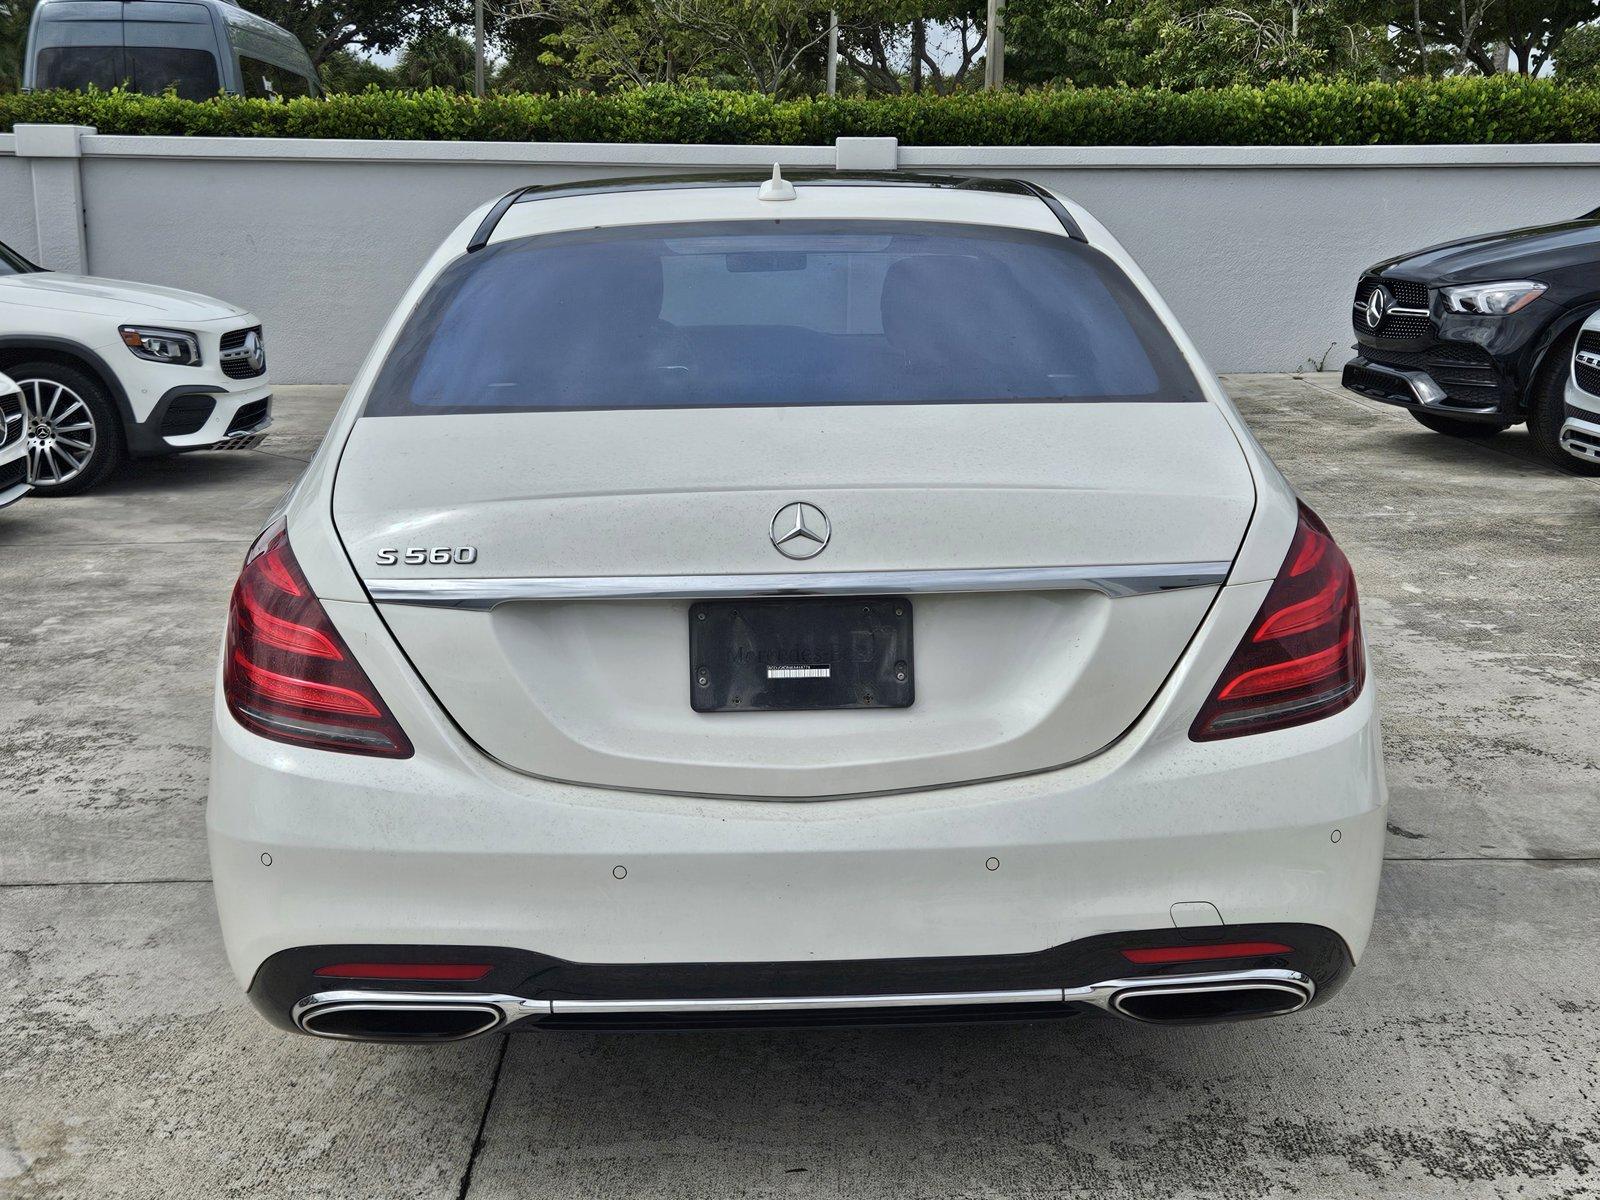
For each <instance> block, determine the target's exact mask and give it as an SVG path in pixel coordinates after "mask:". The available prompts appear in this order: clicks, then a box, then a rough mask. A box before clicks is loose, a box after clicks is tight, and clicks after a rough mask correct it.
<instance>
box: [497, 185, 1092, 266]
mask: <svg viewBox="0 0 1600 1200" xmlns="http://www.w3.org/2000/svg"><path fill="white" fill-rule="evenodd" d="M765 178H767V176H765V175H763V174H761V173H760V172H756V173H750V172H742V171H741V172H735V173H728V172H723V173H721V174H704V175H700V174H696V175H655V176H628V177H624V178H617V179H578V180H572V181H569V182H567V183H535V184H529V185H527V186H525V187H519V188H514V189H512V190H511V191H509V192H507V193H506V194H505V195H504V196H501V197H500V199H498V200H496V201H495V202H494V207H492V208H491V209H489V211H488V212H487V213H485V214H484V217H483V220H482V221H480V222H478V228H477V229H476V230H474V231H473V234H472V237H471V239H470V240H469V241H468V242H467V253H468V254H475V253H477V252H478V251H479V250H482V249H483V248H484V247H485V246H487V245H488V244H489V239H490V238H492V237H493V236H494V231H495V229H496V227H498V226H499V224H500V220H501V218H502V217H504V216H505V215H506V213H507V212H509V211H510V210H511V206H512V205H513V204H522V203H525V202H527V201H529V200H544V199H556V198H562V197H565V198H571V197H574V196H594V195H603V194H608V193H616V192H636V191H658V192H659V191H678V190H682V189H703V188H723V187H737V186H740V185H746V186H748V185H752V184H757V183H760V182H761V181H762V180H763V179H765ZM784 178H785V179H787V180H788V181H789V182H790V183H799V184H803V185H806V186H811V187H815V186H822V187H851V186H854V187H860V186H862V185H868V186H878V187H922V188H937V189H950V190H966V191H984V192H997V193H1004V194H1010V195H1018V196H1034V197H1037V198H1038V199H1039V200H1040V201H1041V202H1042V203H1043V204H1044V205H1045V207H1046V208H1048V209H1049V210H1050V212H1051V214H1052V215H1053V216H1054V217H1055V219H1056V220H1057V221H1059V222H1060V223H1061V228H1062V229H1063V230H1064V231H1065V232H1066V234H1067V236H1068V237H1070V238H1072V239H1073V240H1074V241H1079V242H1087V241H1088V240H1089V239H1088V238H1087V237H1085V236H1084V232H1083V229H1082V228H1081V227H1080V226H1079V225H1078V222H1077V221H1076V220H1074V219H1073V216H1072V214H1071V212H1069V211H1068V210H1067V206H1066V205H1065V204H1063V203H1061V201H1060V200H1059V199H1058V198H1057V197H1056V195H1055V194H1054V193H1053V192H1050V191H1048V190H1047V189H1045V188H1042V187H1040V186H1039V185H1038V184H1036V183H1034V182H1032V181H1031V180H1027V179H1009V178H1005V177H1003V176H984V175H938V174H928V173H923V172H918V171H817V170H811V171H803V170H802V171H792V172H790V173H789V174H788V175H786V176H784Z"/></svg>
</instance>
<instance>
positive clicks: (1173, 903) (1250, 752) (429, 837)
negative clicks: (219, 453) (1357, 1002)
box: [207, 599, 1385, 1022]
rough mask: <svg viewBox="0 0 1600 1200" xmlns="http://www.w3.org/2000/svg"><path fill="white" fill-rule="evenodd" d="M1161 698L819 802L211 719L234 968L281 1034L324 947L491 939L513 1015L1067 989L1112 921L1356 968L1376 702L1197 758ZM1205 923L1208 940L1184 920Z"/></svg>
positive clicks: (1366, 700) (446, 747)
mask: <svg viewBox="0 0 1600 1200" xmlns="http://www.w3.org/2000/svg"><path fill="white" fill-rule="evenodd" d="M1257 602H1258V599H1256V600H1254V601H1252V600H1245V601H1244V602H1243V603H1244V604H1245V606H1246V607H1250V608H1252V609H1253V607H1254V603H1257ZM337 607H339V608H340V609H343V608H344V607H345V606H343V605H340V606H337ZM369 611H370V610H369ZM1228 648H1231V646H1230V647H1225V648H1224V649H1223V650H1222V651H1221V652H1222V653H1223V654H1225V653H1226V651H1227V649H1228ZM372 661H373V663H374V667H375V670H374V674H377V675H380V676H381V675H383V674H384V673H385V670H384V668H383V667H382V666H379V665H378V664H379V662H380V660H379V659H377V658H374V659H373V660H372ZM1218 666H1219V664H1214V663H1204V664H1202V665H1201V666H1200V668H1199V669H1200V671H1201V672H1202V674H1203V675H1205V676H1208V677H1209V678H1214V677H1215V675H1214V672H1215V669H1216V668H1217V667H1218ZM1182 673H1183V672H1182V671H1180V674H1182ZM376 682H377V683H378V686H379V687H380V689H381V690H383V691H384V693H385V695H386V697H388V698H390V699H391V701H392V702H394V703H395V704H396V707H397V708H398V709H401V710H404V709H405V708H407V707H409V706H410V705H411V704H412V702H413V701H416V702H418V703H423V702H425V701H424V698H423V697H422V696H410V695H407V694H406V688H405V686H404V685H403V683H402V678H401V677H400V676H399V675H398V674H397V675H396V676H394V677H393V678H391V679H389V680H387V681H385V680H384V679H382V678H380V679H378V680H376ZM1189 682H1190V681H1188V680H1180V681H1179V682H1178V683H1177V684H1175V685H1174V686H1173V687H1172V688H1171V689H1169V692H1170V691H1175V692H1177V693H1179V694H1180V697H1181V694H1182V693H1183V692H1185V691H1186V689H1187V687H1188V686H1189ZM1196 686H1199V684H1198V683H1196ZM1172 699H1173V697H1172V696H1171V695H1170V694H1169V695H1167V696H1164V697H1163V699H1162V700H1160V701H1158V702H1157V704H1156V705H1155V706H1153V709H1152V711H1151V712H1150V713H1147V715H1146V717H1145V718H1144V719H1143V720H1142V721H1141V722H1140V724H1139V725H1138V726H1137V727H1136V728H1135V730H1134V731H1133V732H1132V733H1130V735H1129V736H1128V737H1126V738H1124V739H1123V741H1122V742H1120V743H1118V744H1117V745H1116V746H1114V747H1112V748H1111V749H1110V750H1108V751H1106V752H1104V753H1102V754H1100V755H1098V756H1096V757H1095V758H1094V759H1092V760H1089V761H1088V762H1085V763H1082V764H1079V765H1077V766H1073V767H1067V768H1062V769H1060V770H1055V771H1049V772H1043V773H1039V774H1035V775H1029V776H1023V777H1019V778H1015V779H1008V780H997V781H991V782H987V783H978V784H971V785H965V786H959V787H951V788H945V789H940V790H935V791H928V792H917V793H908V794H897V795H885V796H876V797H865V798H858V799H847V800H831V801H814V802H807V801H771V800H762V801H738V800H727V799H698V798H694V797H684V796H674V795H650V794H642V793H632V792H616V791H606V790H602V789H596V788H586V787H581V786H576V785H569V784H561V783H555V782H550V781H545V780H539V779H534V778H530V777H527V776H523V775H520V774H517V773H515V772H512V771H509V770H506V769H504V768H500V767H498V766H496V765H495V764H493V763H492V762H491V761H489V760H487V759H486V758H484V756H482V755H481V754H479V753H478V752H477V751H475V750H474V749H473V748H472V747H471V746H470V745H468V744H466V743H465V742H463V741H461V740H460V739H459V737H458V736H457V735H455V734H454V733H453V731H452V730H449V729H448V728H447V727H444V726H440V727H436V728H432V729H423V728H421V727H419V726H417V725H416V724H415V723H414V722H410V723H408V732H409V733H411V734H412V736H413V740H414V741H416V742H417V748H418V755H417V757H416V758H414V759H409V760H402V761H398V762H394V761H385V760H378V759H352V758H349V757H347V756H342V755H336V754H327V753H323V752H318V751H301V750H296V749H293V748H290V747H287V746H283V745H280V744H277V743H273V742H268V741H264V740H262V739H260V738H257V737H255V736H254V735H252V734H249V733H247V732H246V731H244V730H243V729H241V728H239V727H238V726H237V725H236V724H235V723H234V722H233V720H232V718H231V717H230V716H229V715H228V713H227V711H226V709H225V708H221V707H219V708H218V709H217V711H216V729H215V739H214V747H213V758H212V785H211V801H210V805H209V808H208V816H207V823H208V831H209V836H210V845H211V857H212V864H213V872H214V878H215V881H216V882H215V889H216V898H217V906H218V911H219V914H220V916H221V921H222V928H223V932H224V937H225V941H226V944H227V947H228V952H229V957H230V961H231V963H232V966H233V969H234V972H235V974H236V975H237V977H238V979H239V981H240V983H241V984H242V985H244V986H246V987H250V986H252V985H254V987H255V994H256V996H257V999H258V1003H260V1004H261V1005H262V1007H263V1009H264V1010H266V1011H267V1012H268V1013H269V1015H272V1016H273V1018H274V1019H275V1020H278V1021H280V1022H287V1021H288V1020H289V1012H290V1008H291V1007H292V1005H293V1004H295V1003H298V1002H300V1001H301V1000H304V999H306V998H307V997H308V996H310V995H312V994H315V992H316V991H318V990H324V987H325V985H316V984H314V983H313V981H312V979H311V976H310V972H311V971H312V970H314V969H315V967H316V966H317V965H322V964H326V962H327V961H328V959H326V958H322V959H321V960H320V963H319V962H318V961H316V960H317V958H318V956H319V955H322V954H324V953H327V952H328V948H329V947H335V948H340V947H342V948H344V950H345V951H348V952H350V953H352V954H354V955H355V956H356V957H366V958H368V959H369V960H370V957H371V952H373V951H374V948H380V949H383V950H384V951H385V953H390V952H392V953H393V954H396V955H402V956H403V955H408V954H409V955H412V956H418V955H422V954H423V952H424V950H425V948H433V951H434V952H437V953H451V952H454V951H456V950H460V949H461V948H463V947H467V948H484V947H488V948H491V949H490V950H489V953H491V954H493V955H494V956H495V957H494V958H493V959H492V960H477V959H475V960H473V961H493V962H494V963H496V969H497V970H500V969H501V968H502V967H503V966H504V964H505V963H507V962H510V963H512V964H513V966H512V967H511V968H509V974H506V975H503V976H502V975H497V976H495V980H496V982H495V986H496V987H499V988H504V989H508V991H509V994H512V995H527V994H528V993H529V991H530V990H532V991H533V997H534V998H535V999H536V1000H537V999H538V997H539V996H541V995H551V994H553V990H560V991H564V992H565V993H566V994H567V995H568V996H569V997H570V996H578V997H588V998H615V997H618V996H622V995H629V996H633V997H644V998H649V997H651V996H653V997H656V998H661V997H667V998H671V997H684V996H689V997H696V996H705V995H708V994H709V995H718V994H720V995H724V996H726V995H729V994H731V993H743V994H744V995H746V996H751V995H753V996H758V997H759V996H772V995H779V994H789V995H796V994H800V993H806V994H811V995H818V994H821V995H839V994H845V993H849V994H884V993H895V992H906V991H915V992H926V991H933V992H947V991H988V990H994V989H996V988H1004V989H1015V988H1017V987H1022V986H1024V985H1037V986H1042V987H1047V988H1064V987H1066V986H1068V985H1069V984H1075V983H1095V982H1099V981H1103V980H1107V979H1115V978H1117V977H1118V975H1119V974H1126V973H1127V971H1126V964H1125V963H1124V964H1123V966H1124V969H1123V970H1122V971H1121V972H1117V971H1114V970H1111V968H1112V967H1114V966H1116V962H1115V961H1111V960H1106V961H1097V960H1086V959H1082V958H1081V955H1082V952H1083V945H1084V944H1085V939H1094V938H1096V937H1098V936H1106V935H1116V936H1117V937H1125V936H1127V935H1126V934H1125V933H1123V932H1122V931H1140V933H1139V935H1140V936H1143V935H1144V934H1147V933H1152V932H1158V933H1161V934H1162V935H1163V936H1165V937H1168V938H1171V937H1199V938H1202V939H1207V940H1213V941H1214V940H1219V939H1220V940H1226V939H1225V938H1223V937H1222V935H1223V934H1225V933H1230V932H1232V931H1235V930H1237V929H1238V928H1242V927H1257V926H1264V925H1274V926H1282V925H1297V926H1304V927H1315V928H1317V929H1320V930H1322V931H1324V935H1322V936H1325V937H1326V938H1327V939H1329V940H1328V942H1327V943H1326V944H1328V945H1337V946H1338V947H1340V955H1339V956H1340V957H1347V958H1348V960H1349V961H1354V960H1355V959H1357V958H1359V956H1360V954H1361V952H1362V949H1363V948H1364V946H1365V943H1366V939H1367V934H1368V930H1369V927H1370V924H1371V920H1372V913H1373V907H1374V903H1375V899H1376V894H1377V884H1378V874H1379V867H1380V861H1381V853H1382V847H1383V839H1384V830H1385V826H1384V813H1385V790H1384V782H1383V773H1382V765H1381V757H1380V749H1379V734H1378V727H1377V718H1376V705H1375V700H1374V696H1373V691H1372V686H1371V684H1370V683H1369V685H1368V688H1367V690H1366V692H1365V693H1364V694H1363V696H1362V697H1361V698H1360V699H1359V700H1358V701H1357V703H1356V704H1354V705H1353V706H1352V707H1351V708H1349V709H1347V710H1345V711H1344V712H1342V713H1339V714H1337V715H1335V716H1333V717H1330V718H1328V719H1326V720H1323V721H1319V722H1315V723H1313V724H1311V725H1307V726H1302V727H1300V728H1297V729H1292V730H1284V731H1280V732H1277V733H1269V734H1262V735H1258V736H1254V737H1247V738H1239V739H1233V740H1231V741H1223V742H1211V743H1195V742H1192V741H1189V740H1188V738H1187V737H1186V736H1185V734H1184V732H1183V731H1184V730H1186V728H1187V722H1188V720H1190V719H1192V708H1189V707H1187V702H1181V703H1180V707H1183V709H1184V711H1183V712H1182V713H1178V714H1174V713H1172V712H1170V711H1165V710H1167V709H1169V708H1170V707H1171V706H1170V704H1169V702H1170V701H1171V700H1172ZM1196 703H1197V702H1196ZM405 719H406V718H405V717H404V716H402V720H403V721H404V720H405ZM1205 905H1210V906H1213V907H1214V908H1215V910H1216V912H1217V914H1218V917H1219V918H1220V921H1221V922H1223V923H1226V925H1227V926H1229V927H1230V929H1228V930H1222V929H1218V928H1217V927H1216V926H1215V925H1214V924H1213V925H1210V926H1206V927H1200V928H1190V927H1188V926H1190V924H1191V923H1192V921H1193V920H1194V918H1193V916H1192V915H1191V914H1193V913H1195V912H1196V911H1199V912H1201V913H1207V912H1208V911H1209V910H1207V909H1205V908H1204V906H1205ZM1180 925H1182V926H1185V928H1182V929H1180V928H1178V926H1180ZM1285 940H1286V939H1285ZM1288 944H1290V945H1296V944H1297V943H1295V942H1289V943H1288ZM1063 947H1069V948H1071V949H1070V950H1069V951H1063V950H1062V949H1061V948H1063ZM319 948H320V949H319ZM1100 948H1101V950H1104V949H1105V948H1106V947H1105V945H1101V947H1100ZM357 951H359V954H358V953H356V952H357ZM473 952H474V953H478V952H479V951H477V950H474V951H473ZM1019 956H1020V957H1019ZM951 960H967V961H963V962H952V961H951ZM972 960H981V961H978V962H974V961H972ZM386 961H394V959H392V958H390V959H386ZM457 961H459V959H458V960H457ZM984 963H989V964H991V965H989V966H984V965H983V964H984ZM285 964H288V965H285ZM528 964H532V965H531V966H529V965H528ZM994 964H998V965H994ZM818 972H821V974H818ZM1318 974H1319V975H1320V976H1321V977H1322V978H1320V979H1319V981H1318V982H1319V985H1320V984H1321V983H1323V982H1326V983H1328V984H1329V985H1330V987H1331V985H1332V984H1333V983H1335V982H1336V979H1335V978H1334V976H1335V975H1338V974H1341V973H1340V972H1328V971H1319V972H1318ZM541 975H542V976H543V977H544V978H545V984H544V985H543V987H544V990H543V991H542V992H541V991H539V990H538V988H537V986H536V985H530V984H529V983H528V980H529V979H531V978H534V977H536V976H541ZM1091 977H1092V978H1091ZM283 979H286V980H287V981H288V982H287V983H286V984H284V983H282V982H281V980H283ZM919 979H920V980H923V981H924V983H925V984H926V986H923V985H920V984H915V981H916V980H919ZM334 982H335V984H337V983H338V981H334ZM295 993H298V994H295ZM291 997H292V998H291ZM1057 1007H1058V1008H1059V1007H1060V1006H1057ZM1068 1007H1070V1006H1068ZM980 1008H981V1006H980ZM980 1008H970V1009H967V1010H966V1011H964V1012H963V1013H962V1014H960V1015H961V1016H962V1017H963V1018H964V1019H971V1018H972V1017H974V1016H980V1015H983V1014H982V1013H981V1012H980ZM1007 1013H1008V1015H1010V1016H1013V1017H1015V1016H1018V1015H1023V1014H1022V1013H1021V1012H1020V1011H1019V1010H1016V1009H1008V1010H1007ZM545 1015H546V1016H547V1017H551V1016H553V1015H554V1014H551V1013H546V1014H545ZM893 1015H895V1016H897V1017H902V1018H903V1015H902V1014H898V1013H897V1014H893Z"/></svg>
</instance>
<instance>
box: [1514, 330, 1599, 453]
mask: <svg viewBox="0 0 1600 1200" xmlns="http://www.w3.org/2000/svg"><path fill="white" fill-rule="evenodd" d="M1577 340H1578V331H1577V330H1576V329H1574V330H1573V331H1572V332H1571V333H1569V334H1564V335H1563V336H1562V337H1561V338H1560V339H1559V340H1557V342H1556V343H1555V345H1553V346H1551V347H1550V349H1549V350H1548V351H1546V352H1545V356H1544V364H1543V365H1542V366H1541V367H1540V368H1539V375H1538V378H1536V379H1535V380H1534V381H1533V386H1532V387H1530V388H1529V389H1528V434H1529V436H1530V437H1531V438H1532V439H1533V448H1534V449H1535V450H1537V451H1538V452H1539V456H1540V457H1541V458H1543V459H1544V460H1545V461H1546V462H1548V463H1549V464H1550V465H1551V466H1553V467H1555V468H1556V469H1557V470H1561V471H1565V472H1567V473H1568V474H1569V475H1600V463H1597V462H1590V461H1589V460H1588V459H1585V458H1579V457H1578V456H1577V455H1575V454H1568V453H1567V452H1566V451H1565V450H1563V449H1562V448H1561V424H1562V422H1563V421H1565V420H1566V419H1567V396H1566V392H1567V373H1568V364H1569V363H1571V361H1572V347H1573V346H1574V345H1575V344H1576V343H1577Z"/></svg>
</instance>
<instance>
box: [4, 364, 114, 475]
mask: <svg viewBox="0 0 1600 1200" xmlns="http://www.w3.org/2000/svg"><path fill="white" fill-rule="evenodd" d="M17 386H18V387H19V388H21V389H22V407H23V411H24V412H25V413H26V414H27V430H28V475H29V478H31V479H32V480H33V482H34V483H37V484H53V483H54V484H60V483H66V482H67V481H68V480H71V479H76V478H77V477H78V476H79V475H81V474H82V473H83V470H84V468H85V467H87V466H88V465H89V459H90V457H91V456H92V455H93V454H94V448H95V443H96V442H97V441H98V440H99V436H100V431H99V430H98V429H97V428H96V427H95V422H94V414H93V413H92V412H91V411H90V410H89V406H88V405H87V404H85V403H84V400H83V397H82V396H80V395H78V393H77V392H75V391H73V390H72V389H71V388H70V387H68V386H67V385H66V384H64V383H57V382H56V381H55V380H53V379H21V380H18V381H17Z"/></svg>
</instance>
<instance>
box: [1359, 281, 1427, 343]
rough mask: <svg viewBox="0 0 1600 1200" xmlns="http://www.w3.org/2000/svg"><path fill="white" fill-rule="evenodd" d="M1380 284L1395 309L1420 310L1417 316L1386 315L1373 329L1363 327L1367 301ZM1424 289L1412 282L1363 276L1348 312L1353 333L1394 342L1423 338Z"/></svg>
mask: <svg viewBox="0 0 1600 1200" xmlns="http://www.w3.org/2000/svg"><path fill="white" fill-rule="evenodd" d="M1379 284H1382V285H1383V286H1384V287H1385V288H1387V289H1388V291H1389V294H1390V295H1391V296H1393V297H1394V305H1395V307H1397V308H1420V309H1422V310H1423V311H1422V312H1421V313H1393V312H1391V313H1386V314H1385V315H1384V318H1383V320H1381V321H1379V322H1378V327H1377V328H1376V329H1374V328H1372V326H1370V325H1368V324H1367V314H1366V307H1367V298H1368V297H1369V296H1371V295H1372V293H1373V290H1374V289H1376V288H1377V287H1378V285H1379ZM1427 307H1428V285H1427V284H1425V283H1418V282H1417V281H1416V280H1414V279H1378V278H1376V277H1374V276H1372V275H1367V276H1365V277H1364V278H1363V279H1362V280H1361V282H1360V283H1358V284H1356V299H1355V304H1354V306H1353V307H1352V308H1351V312H1350V323H1351V325H1352V326H1353V327H1354V328H1355V331H1356V332H1357V333H1364V334H1367V335H1368V336H1369V337H1381V338H1395V339H1397V340H1408V339H1412V338H1420V337H1425V336H1426V335H1427V333H1428V331H1429V324H1428V315H1427Z"/></svg>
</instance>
